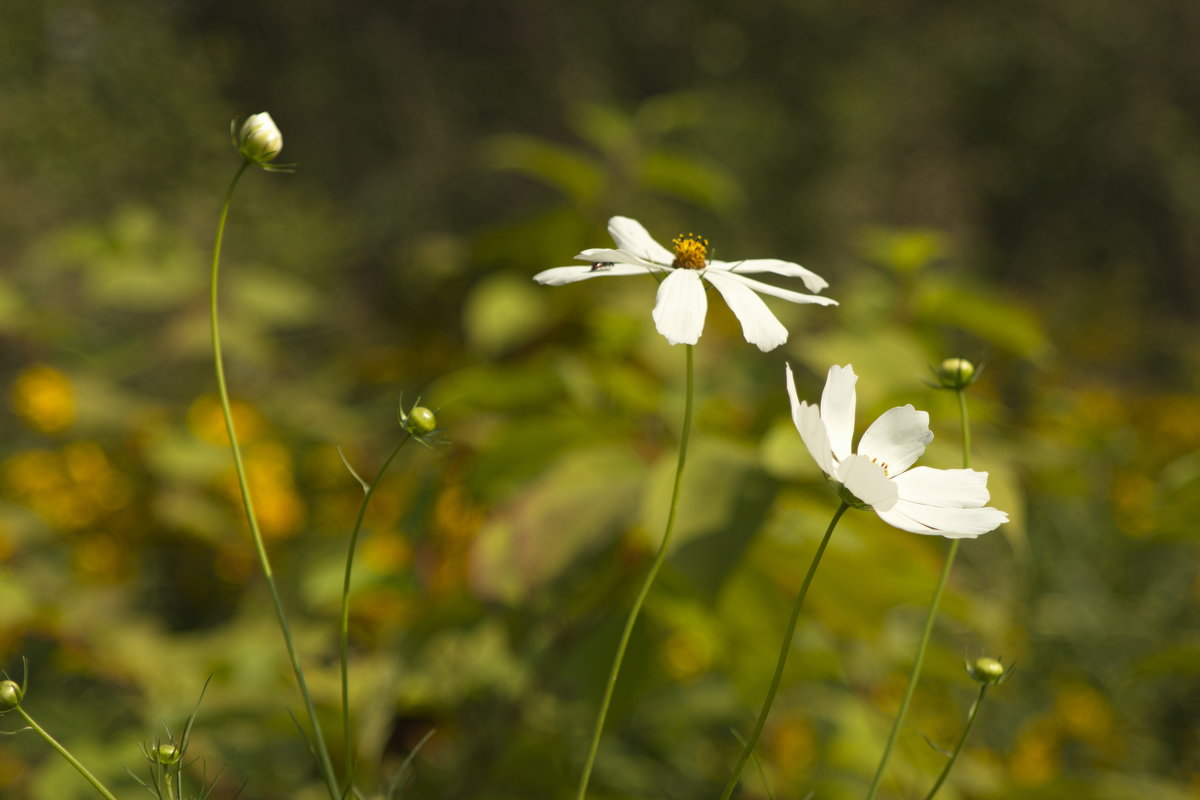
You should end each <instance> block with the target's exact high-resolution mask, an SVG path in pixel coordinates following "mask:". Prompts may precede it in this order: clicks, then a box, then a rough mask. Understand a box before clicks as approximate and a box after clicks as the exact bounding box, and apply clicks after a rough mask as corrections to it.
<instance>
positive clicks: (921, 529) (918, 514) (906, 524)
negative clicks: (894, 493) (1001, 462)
mask: <svg viewBox="0 0 1200 800" xmlns="http://www.w3.org/2000/svg"><path fill="white" fill-rule="evenodd" d="M892 483H894V481H892ZM875 513H877V514H878V515H879V518H880V519H882V520H883V521H884V522H886V523H887V524H889V525H891V526H893V527H896V528H899V529H900V530H903V531H909V532H910V533H923V534H928V535H934V536H945V537H946V538H947V539H967V538H973V537H975V536H979V535H980V534H984V533H987V532H988V531H992V530H995V529H996V528H998V527H1000V526H1001V525H1002V524H1004V523H1005V522H1008V514H1005V513H1004V512H1003V511H1000V510H999V509H996V508H992V507H991V506H988V507H986V508H944V507H941V506H927V505H922V504H921V503H913V502H910V501H908V500H898V501H897V502H896V504H895V505H894V506H892V507H891V508H890V509H885V510H882V511H881V510H880V509H878V508H876V509H875Z"/></svg>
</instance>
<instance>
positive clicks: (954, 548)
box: [867, 389, 971, 800]
mask: <svg viewBox="0 0 1200 800" xmlns="http://www.w3.org/2000/svg"><path fill="white" fill-rule="evenodd" d="M956 394H957V395H958V411H959V416H961V417H962V431H963V468H964V469H965V468H967V467H970V466H971V425H970V421H969V419H968V418H967V398H966V395H965V394H964V392H963V390H962V389H959V390H958V391H957V392H956ZM961 541H962V539H954V540H952V541H951V542H950V551H949V552H948V553H947V554H946V563H945V564H944V565H942V574H941V577H939V578H938V584H937V588H936V589H934V591H933V600H932V601H931V602H930V604H929V615H928V616H927V617H926V618H925V632H924V633H923V634H922V635H921V644H920V646H919V647H918V648H917V657H916V660H914V661H913V666H912V673H911V674H910V675H909V676H908V688H907V689H905V691H904V699H903V700H902V701H901V703H900V710H899V711H898V712H897V713H896V719H895V720H894V721H893V722H892V731H891V733H890V734H888V740H887V744H886V745H884V748H883V755H882V756H880V758H879V766H878V767H876V769H875V777H874V778H872V779H871V788H870V789H869V790H868V791H867V800H872V798H874V797H875V793H876V792H877V791H879V781H880V779H881V778H882V777H883V771H884V769H886V768H887V762H888V758H889V757H890V756H891V754H892V747H893V746H894V745H895V744H896V736H897V735H898V734H899V733H900V728H901V726H903V724H904V717H905V716H907V714H908V706H909V703H911V702H912V698H913V693H914V692H915V691H916V688H917V681H918V680H919V679H920V677H921V666H922V665H923V664H924V663H925V649H926V648H927V647H928V646H929V639H930V637H931V636H932V634H933V623H934V620H936V619H937V612H938V605H939V604H940V603H941V602H942V592H943V591H944V590H945V588H946V583H947V582H948V580H949V578H950V570H951V569H953V567H954V558H955V556H957V555H958V545H959V543H960V542H961Z"/></svg>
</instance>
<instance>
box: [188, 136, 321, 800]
mask: <svg viewBox="0 0 1200 800" xmlns="http://www.w3.org/2000/svg"><path fill="white" fill-rule="evenodd" d="M251 163H252V162H251V161H249V160H248V159H246V160H243V161H242V165H241V166H240V167H238V170H237V172H236V173H234V175H233V180H231V181H230V182H229V189H228V190H227V191H226V192H225V202H224V203H223V204H222V205H221V216H220V219H219V220H218V221H217V238H216V242H215V243H214V244H213V260H212V284H211V291H210V295H209V315H210V321H211V324H212V345H213V368H214V370H215V372H216V376H217V392H218V393H219V394H220V397H221V411H222V413H223V414H224V415H225V431H226V433H227V434H228V435H229V449H230V450H231V451H232V453H233V466H234V469H235V470H236V472H237V480H238V488H239V489H240V490H241V493H242V505H243V506H245V509H246V519H247V521H248V522H249V524H250V534H251V536H252V537H253V538H254V548H255V550H256V551H257V553H258V563H259V565H260V566H261V567H262V571H263V577H265V578H266V579H267V587H268V588H269V589H270V591H271V600H272V601H273V602H274V604H275V615H276V616H277V617H278V618H279V629H280V631H282V633H283V641H284V643H285V644H286V646H287V651H288V656H289V657H290V658H291V661H292V672H293V673H294V674H295V676H296V683H297V685H298V686H299V688H300V694H301V696H302V697H303V698H304V707H305V710H306V711H307V713H308V721H309V724H310V725H312V730H313V742H312V744H313V747H314V749H315V751H316V753H315V755H316V757H317V761H318V766H319V767H320V770H321V773H322V777H323V778H324V780H325V783H326V785H327V787H328V789H329V796H330V798H331V799H332V800H339V798H340V796H341V795H340V793H339V792H338V782H337V777H336V776H335V775H334V771H333V762H332V761H330V759H329V748H328V747H326V745H325V735H324V734H323V733H322V731H321V723H320V722H319V721H318V720H317V711H316V708H315V707H314V706H313V701H312V694H311V693H310V692H309V690H308V682H307V681H306V680H305V679H304V669H303V668H302V667H301V666H300V657H299V656H298V655H297V654H296V645H295V643H294V642H293V641H292V631H291V628H290V627H289V626H288V622H287V615H286V614H284V611H283V603H282V601H281V600H280V599H279V590H278V589H277V588H276V586H275V576H274V573H273V572H272V571H271V561H270V559H269V558H268V557H267V548H266V545H265V543H264V542H263V537H262V532H261V531H260V530H259V527H258V517H257V516H256V515H255V513H254V503H253V502H252V501H251V500H250V486H249V484H248V483H247V481H246V467H245V464H243V462H242V448H241V446H240V445H239V444H238V438H237V431H236V430H235V429H234V425H233V411H232V409H231V408H230V404H229V390H228V388H227V387H226V385H225V363H224V360H223V359H222V358H221V332H220V325H219V323H218V316H217V277H218V275H219V271H220V264H221V243H222V242H223V241H224V239H225V222H226V220H227V219H228V218H229V206H230V203H231V202H232V200H233V190H234V189H235V188H237V184H238V181H239V180H240V179H241V177H242V175H243V174H244V173H245V171H246V168H247V167H249V166H250V164H251Z"/></svg>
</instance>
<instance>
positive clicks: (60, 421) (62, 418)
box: [10, 364, 75, 433]
mask: <svg viewBox="0 0 1200 800" xmlns="http://www.w3.org/2000/svg"><path fill="white" fill-rule="evenodd" d="M10 399H11V402H12V408H13V411H15V412H16V413H17V416H19V417H21V419H23V420H25V421H26V422H27V423H29V426H30V427H31V428H33V429H34V430H36V431H40V432H42V433H60V432H62V431H64V430H66V429H67V428H69V427H71V423H73V422H74V421H75V388H74V386H72V385H71V381H70V379H69V378H67V376H66V375H64V374H63V373H61V372H59V371H58V370H56V369H54V368H53V367H48V366H46V365H44V364H37V365H35V366H32V367H29V368H28V369H26V370H24V371H23V372H21V374H20V375H18V376H17V380H16V381H15V382H14V383H13V387H12V394H11V398H10Z"/></svg>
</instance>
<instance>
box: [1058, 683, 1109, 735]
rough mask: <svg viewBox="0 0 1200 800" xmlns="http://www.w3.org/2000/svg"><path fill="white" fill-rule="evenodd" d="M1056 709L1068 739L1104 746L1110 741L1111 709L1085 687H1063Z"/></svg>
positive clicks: (1089, 687) (1078, 685)
mask: <svg viewBox="0 0 1200 800" xmlns="http://www.w3.org/2000/svg"><path fill="white" fill-rule="evenodd" d="M1054 705H1055V710H1056V711H1057V712H1058V718H1059V720H1060V721H1061V723H1062V727H1063V731H1064V732H1065V733H1067V734H1068V735H1070V736H1073V737H1075V738H1076V739H1082V740H1084V741H1088V742H1092V743H1095V744H1104V743H1106V742H1107V741H1108V740H1109V738H1110V737H1111V735H1112V732H1113V713H1112V707H1111V706H1110V705H1109V703H1108V701H1107V700H1106V699H1105V698H1104V696H1103V695H1101V694H1100V693H1099V692H1098V691H1096V690H1095V689H1093V688H1092V687H1091V686H1088V685H1087V684H1083V683H1071V684H1068V685H1066V686H1064V687H1063V688H1061V689H1059V691H1058V696H1057V697H1056V698H1055V703H1054Z"/></svg>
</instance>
